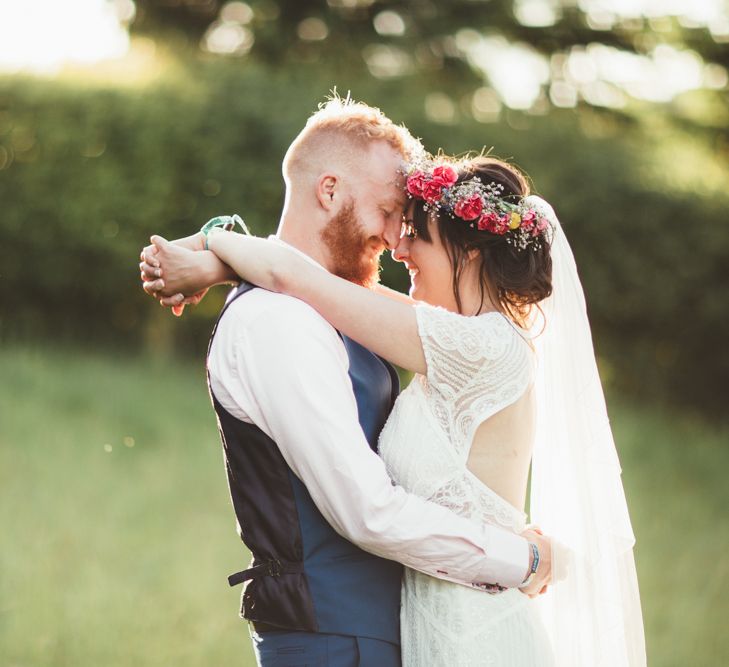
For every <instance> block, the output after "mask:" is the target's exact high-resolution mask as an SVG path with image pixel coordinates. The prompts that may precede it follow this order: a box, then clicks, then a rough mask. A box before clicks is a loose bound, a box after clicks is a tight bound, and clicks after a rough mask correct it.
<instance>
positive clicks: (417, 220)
mask: <svg viewBox="0 0 729 667" xmlns="http://www.w3.org/2000/svg"><path fill="white" fill-rule="evenodd" d="M456 168H457V171H458V181H457V184H460V183H465V182H467V181H470V180H471V179H473V178H474V177H478V178H479V179H480V180H481V183H483V184H488V183H495V184H497V185H500V186H501V187H502V188H503V190H502V193H501V194H502V196H503V197H505V198H506V200H507V201H510V202H515V201H518V200H519V199H520V198H521V197H526V196H527V195H528V194H529V183H528V181H527V179H526V177H525V176H524V174H522V173H521V172H520V171H519V170H518V169H517V168H516V167H514V166H513V165H510V164H508V163H507V162H504V161H502V160H499V159H496V158H492V157H486V156H478V157H475V158H471V159H469V160H466V161H464V162H461V163H459V164H458V165H456ZM424 205H425V203H424V202H423V201H422V200H420V199H416V200H415V210H414V213H413V223H414V226H415V229H416V230H417V234H418V238H421V239H423V240H424V241H427V242H432V238H431V235H430V232H429V230H428V216H429V215H432V218H431V220H433V219H434V220H436V221H437V225H438V233H439V235H440V238H441V240H442V242H443V244H444V246H445V248H446V250H447V252H448V254H449V256H450V260H451V266H452V269H453V274H452V285H453V295H454V296H455V299H456V304H457V306H458V310H459V312H461V309H462V305H461V297H460V294H459V293H458V285H459V282H460V277H461V275H462V273H463V270H464V269H465V267H466V265H467V264H468V262H469V253H471V251H473V250H477V251H478V252H479V254H480V257H479V258H477V260H476V261H479V262H480V279H479V290H480V296H481V306H483V301H484V298H485V296H486V294H487V293H488V295H489V297H490V299H491V301H492V302H493V303H494V304H495V305H497V306H498V307H500V308H501V309H502V311H503V312H504V313H505V314H506V315H508V316H509V317H510V318H511V319H512V320H514V321H515V322H516V323H517V324H519V325H521V326H525V325H526V323H527V320H528V316H529V313H530V311H531V306H532V305H534V304H538V303H539V302H540V301H542V300H543V299H545V298H547V297H548V296H549V295H550V294H551V293H552V258H551V256H550V247H549V240H548V239H547V238H545V239H544V240H543V241H542V242H541V243H539V244H536V245H535V246H534V247H527V248H525V249H520V248H518V247H517V246H515V245H513V244H509V243H508V242H507V240H506V238H505V237H504V236H500V235H497V234H492V233H490V232H489V231H486V230H484V229H478V227H477V226H475V225H474V226H471V225H469V224H467V223H465V222H464V221H463V220H461V219H460V218H457V217H454V216H453V215H451V213H449V212H448V211H446V210H443V209H440V210H438V211H433V210H432V209H431V210H430V211H428V210H426V209H425V207H424Z"/></svg>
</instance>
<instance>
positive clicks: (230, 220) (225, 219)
mask: <svg viewBox="0 0 729 667" xmlns="http://www.w3.org/2000/svg"><path fill="white" fill-rule="evenodd" d="M236 225H238V226H239V227H240V228H241V230H242V231H243V233H244V234H247V235H248V236H250V234H251V233H250V231H249V230H248V227H247V226H246V223H245V222H243V219H242V218H241V217H240V216H239V215H238V214H237V213H234V214H233V215H218V216H216V217H215V218H210V220H208V221H207V222H206V223H205V224H204V225H203V226H202V227H201V228H200V233H201V234H202V235H203V236H204V237H205V250H207V249H208V235H209V234H210V231H211V230H212V229H215V228H218V227H220V228H222V229H224V230H226V231H228V232H230V231H232V230H233V228H234V227H235V226H236Z"/></svg>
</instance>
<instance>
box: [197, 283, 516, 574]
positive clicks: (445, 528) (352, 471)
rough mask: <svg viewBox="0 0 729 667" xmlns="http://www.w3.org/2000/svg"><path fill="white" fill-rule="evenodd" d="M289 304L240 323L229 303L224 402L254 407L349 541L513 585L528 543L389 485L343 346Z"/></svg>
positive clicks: (422, 565) (255, 417) (436, 569)
mask: <svg viewBox="0 0 729 667" xmlns="http://www.w3.org/2000/svg"><path fill="white" fill-rule="evenodd" d="M243 298H245V297H243ZM282 298H286V299H290V297H282ZM292 301H295V302H296V303H295V304H293V303H291V302H289V304H288V305H287V307H286V308H281V307H271V308H268V309H265V311H262V312H258V313H257V314H256V316H255V318H252V319H251V318H247V319H246V321H245V322H237V321H236V309H234V308H233V307H232V306H235V305H236V304H232V306H231V308H229V311H228V313H226V317H224V318H222V319H221V322H220V324H219V326H218V334H217V335H219V334H220V329H221V327H222V326H225V327H227V328H228V330H229V333H232V335H231V336H229V338H228V340H230V341H231V344H230V345H228V347H227V350H224V351H223V354H224V355H225V363H229V364H232V366H233V368H231V373H230V377H231V378H235V377H237V378H238V379H239V380H240V381H239V382H237V383H233V384H235V386H230V385H231V382H230V381H228V382H227V384H228V385H229V386H226V387H225V389H226V392H225V393H226V394H227V396H228V397H229V400H233V401H237V400H240V401H241V402H242V403H245V405H246V406H248V409H247V412H248V413H249V414H250V413H251V409H250V406H251V405H255V414H250V417H251V419H252V421H253V422H254V423H256V425H257V426H259V427H260V428H261V429H262V430H263V431H264V432H265V433H266V434H267V435H269V436H270V437H271V438H272V439H273V440H274V441H275V442H276V443H277V445H278V447H279V448H280V450H281V453H282V455H283V457H284V459H285V460H286V462H287V464H288V465H289V466H290V467H291V469H292V471H293V472H294V474H295V475H296V476H297V477H298V478H299V479H300V480H301V481H302V482H303V483H304V485H305V486H306V488H307V489H308V491H309V493H310V495H311V497H312V500H313V501H314V503H315V504H316V506H317V508H318V509H319V511H320V512H321V513H322V515H323V516H324V518H325V519H326V520H327V521H328V522H329V523H330V524H331V525H332V527H333V528H334V529H335V530H336V531H337V532H338V533H339V534H340V535H342V536H343V537H345V538H346V539H348V540H350V541H351V542H354V543H355V544H357V545H358V546H360V547H361V548H362V549H365V550H366V551H369V552H371V553H374V554H376V555H378V556H381V557H383V558H388V559H391V560H396V561H399V562H401V563H403V564H404V565H406V566H408V567H411V568H414V569H416V570H419V571H421V572H425V573H426V574H429V575H432V576H435V577H439V578H441V579H448V580H450V581H454V582H457V583H461V584H464V585H468V586H473V585H476V586H478V585H481V584H486V583H489V584H494V583H495V584H500V585H502V586H509V587H513V586H519V585H520V584H521V583H522V581H523V579H524V577H525V576H526V572H527V569H528V563H529V547H528V543H527V541H526V540H525V539H524V538H522V537H520V536H518V535H515V534H513V533H510V532H509V531H506V530H503V529H500V528H498V527H495V526H490V525H483V526H478V525H475V524H473V523H471V522H470V521H468V520H466V519H464V518H462V517H459V516H458V515H456V514H454V513H452V512H451V511H450V510H447V509H446V508H444V507H441V506H439V505H437V504H435V503H431V502H429V501H426V500H424V499H422V498H420V497H418V496H413V495H411V494H408V493H407V492H406V491H405V490H404V489H403V488H402V487H399V486H396V485H394V484H393V482H392V481H391V480H390V478H389V477H388V475H387V472H386V470H385V466H384V463H383V461H382V460H381V459H380V457H379V456H377V454H375V453H374V452H373V451H372V450H371V449H370V447H369V445H368V444H367V441H366V438H365V436H364V433H363V432H362V429H361V427H360V425H359V421H358V413H357V404H356V400H355V397H354V392H353V390H352V385H351V381H350V379H349V376H348V367H347V363H348V362H347V357H346V352H345V351H344V347H343V344H342V342H341V339H340V338H339V336H338V335H337V333H336V331H335V330H334V329H333V328H332V327H331V326H330V325H329V324H328V323H327V322H326V321H325V320H323V319H322V318H321V317H320V316H319V315H318V314H317V313H316V311H314V310H313V309H311V308H310V307H309V306H308V305H306V304H304V303H303V302H300V301H296V300H292ZM279 305H280V304H279ZM219 363H220V360H218V364H219ZM213 372H214V367H213V366H211V374H212V373H213ZM237 397H239V398H237ZM241 407H244V406H243V405H242V406H241Z"/></svg>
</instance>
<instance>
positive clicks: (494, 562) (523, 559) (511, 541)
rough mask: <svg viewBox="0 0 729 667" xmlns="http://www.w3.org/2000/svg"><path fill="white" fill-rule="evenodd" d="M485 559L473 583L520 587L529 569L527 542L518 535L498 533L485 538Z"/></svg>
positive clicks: (504, 532) (505, 532)
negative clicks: (476, 579)
mask: <svg viewBox="0 0 729 667" xmlns="http://www.w3.org/2000/svg"><path fill="white" fill-rule="evenodd" d="M485 543H486V545H487V546H486V549H485V552H486V559H485V561H484V564H483V568H482V570H481V571H480V572H479V573H478V581H474V582H473V583H474V584H476V585H477V586H478V585H481V584H498V585H499V586H506V587H507V588H518V587H519V586H521V584H522V582H523V581H524V578H525V577H526V576H527V570H528V569H529V542H528V541H527V540H526V539H525V538H524V537H521V536H520V535H515V534H513V533H509V532H507V531H505V530H504V531H500V532H499V533H498V534H497V535H493V534H491V535H488V537H487V538H486V542H485Z"/></svg>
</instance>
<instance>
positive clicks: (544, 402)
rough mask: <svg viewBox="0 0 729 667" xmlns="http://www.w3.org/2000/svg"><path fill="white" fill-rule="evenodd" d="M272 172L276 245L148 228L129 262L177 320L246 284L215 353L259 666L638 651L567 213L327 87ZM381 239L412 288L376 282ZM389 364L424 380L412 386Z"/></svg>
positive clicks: (454, 664) (497, 664) (220, 229)
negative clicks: (221, 289) (276, 180)
mask: <svg viewBox="0 0 729 667" xmlns="http://www.w3.org/2000/svg"><path fill="white" fill-rule="evenodd" d="M283 175H284V180H285V182H286V198H285V202H284V207H283V212H282V215H281V220H280V224H279V228H278V233H277V234H276V236H275V237H271V238H269V239H263V238H257V237H255V236H250V235H246V234H239V233H235V232H234V231H232V230H230V226H231V225H230V223H231V221H234V220H236V219H237V217H236V216H233V218H229V217H227V216H224V217H221V218H214V219H213V220H212V221H210V222H209V223H208V224H206V225H205V226H204V227H203V229H202V230H201V232H199V233H197V234H194V235H192V236H189V237H186V238H182V239H178V240H177V241H173V242H168V241H166V240H165V239H163V238H161V237H152V245H150V246H147V247H146V248H145V249H144V250H143V251H142V263H141V264H140V268H141V271H142V279H143V281H144V289H145V291H147V292H148V293H150V294H152V295H154V296H155V297H156V298H158V299H159V300H160V301H161V303H162V305H165V306H170V307H172V308H173V309H174V310H175V312H176V313H177V314H180V313H181V311H182V309H183V308H184V307H185V305H186V304H189V303H197V302H198V301H199V300H200V299H201V298H202V297H203V296H204V294H205V292H206V291H207V288H209V287H210V286H212V285H216V284H221V283H235V284H236V285H237V286H236V287H235V288H234V289H233V291H232V292H231V294H230V296H229V297H228V299H227V301H226V303H225V306H224V307H223V310H222V312H221V314H220V317H219V319H218V322H217V324H216V326H215V328H214V330H213V334H212V338H211V341H210V347H209V351H208V359H207V369H208V382H209V388H210V394H211V397H212V402H213V406H214V408H215V412H216V413H217V418H218V425H219V430H220V435H221V439H222V443H223V450H224V455H225V463H226V471H227V477H228V483H229V487H230V495H231V499H232V503H233V508H234V511H235V515H236V519H237V522H238V530H239V534H240V537H241V539H242V540H243V542H244V543H245V545H246V546H247V547H248V549H249V550H250V552H251V554H252V556H253V560H252V562H251V564H250V565H249V566H248V568H247V569H245V570H243V571H241V572H238V573H236V574H233V575H231V576H230V577H229V581H230V584H231V585H232V586H234V585H237V584H240V583H242V584H243V585H244V589H243V595H242V603H241V615H242V616H243V617H244V618H246V619H248V621H249V623H250V630H251V637H252V640H253V645H254V650H255V653H256V658H257V660H258V664H259V665H261V666H262V667H302V666H304V665H310V666H312V665H322V666H323V665H329V666H332V667H350V666H355V665H363V666H366V667H395V666H397V665H401V664H403V665H406V666H408V667H438V666H443V667H446V666H447V667H466V666H468V667H477V666H483V667H486V666H489V667H532V666H542V665H545V666H546V665H551V666H554V667H595V666H597V665H605V666H607V667H620V666H623V665H625V666H631V667H633V666H637V665H645V662H646V657H645V646H644V639H643V624H642V616H641V609H640V600H639V595H638V585H637V579H636V573H635V565H634V560H633V544H634V538H633V534H632V529H631V525H630V519H629V516H628V511H627V507H626V503H625V497H624V494H623V488H622V484H621V481H620V466H619V462H618V458H617V454H616V452H615V446H614V444H613V440H612V434H611V431H610V426H609V423H608V418H607V412H606V408H605V403H604V399H603V393H602V388H601V385H600V380H599V376H598V373H597V368H596V364H595V358H594V352H593V347H592V339H591V334H590V327H589V323H588V320H587V315H586V310H585V302H584V297H583V293H582V287H581V284H580V281H579V278H578V275H577V270H576V268H575V264H574V260H573V257H572V253H571V251H570V248H569V245H568V243H567V240H566V238H565V236H564V233H563V231H562V228H561V226H560V223H559V221H558V220H557V218H556V216H555V214H554V211H553V209H552V208H551V207H550V206H549V204H547V203H546V202H545V201H544V200H542V199H540V198H539V197H536V196H533V195H530V194H529V186H528V182H527V179H526V178H525V176H524V175H523V174H522V173H521V172H520V171H519V170H517V169H516V168H515V167H513V166H511V165H510V164H508V163H506V162H502V161H500V160H497V159H494V158H491V157H484V156H478V157H473V158H464V159H460V160H452V159H449V158H446V157H443V156H433V155H430V154H428V153H426V152H425V151H424V150H423V148H422V146H421V145H420V143H419V142H418V141H416V140H415V139H414V138H413V137H412V136H411V135H410V133H409V132H408V131H407V130H406V129H405V128H404V127H401V126H397V125H395V124H394V123H393V122H392V121H391V120H390V119H389V118H387V117H386V116H385V115H384V114H382V112H380V111H379V110H378V109H374V108H372V107H369V106H367V105H365V104H362V103H356V102H353V101H351V100H349V99H346V100H343V99H340V98H336V97H335V98H333V99H331V100H329V101H328V102H327V103H326V104H324V105H322V106H321V107H320V108H319V110H318V111H317V112H316V113H314V114H313V115H312V116H311V118H310V119H309V120H308V122H307V124H306V126H305V127H304V129H303V130H302V131H301V132H300V134H299V135H298V136H297V137H296V139H295V140H294V141H293V143H292V144H291V146H290V148H289V150H288V152H287V153H286V156H285V158H284V162H283ZM238 220H239V219H238ZM385 249H389V250H391V251H392V255H393V257H394V259H395V260H397V261H399V262H402V263H404V264H405V266H406V267H407V269H408V271H409V273H410V278H411V287H410V291H409V294H408V295H405V294H400V293H399V292H396V291H393V290H390V289H387V288H386V287H384V286H382V285H380V284H379V282H378V277H379V268H380V266H379V258H380V255H381V254H382V252H383V251H384V250H385ZM391 364H396V365H398V366H400V367H402V368H403V369H406V370H409V371H412V372H413V373H414V374H415V375H414V377H413V380H412V382H411V383H410V384H409V386H408V387H407V388H406V389H404V390H403V391H402V393H399V383H398V375H397V373H396V372H395V370H394V368H393V366H392V365H391ZM398 394H399V395H398ZM530 471H531V495H530V515H531V520H532V521H533V522H534V524H535V527H529V526H527V524H526V514H525V513H524V508H525V503H526V495H527V487H528V484H529V477H530ZM537 525H538V526H539V528H537V527H536V526H537ZM403 566H404V567H403Z"/></svg>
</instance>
